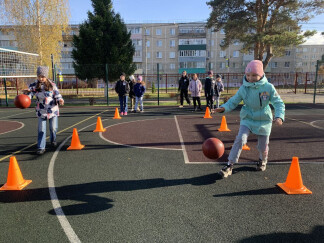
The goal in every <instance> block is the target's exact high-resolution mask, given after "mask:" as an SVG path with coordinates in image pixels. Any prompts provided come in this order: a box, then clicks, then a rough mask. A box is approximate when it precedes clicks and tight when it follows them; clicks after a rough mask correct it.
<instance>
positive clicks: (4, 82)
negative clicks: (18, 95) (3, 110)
mask: <svg viewBox="0 0 324 243" xmlns="http://www.w3.org/2000/svg"><path fill="white" fill-rule="evenodd" d="M3 84H4V88H5V96H6V106H9V103H8V93H7V82H6V78H4V79H3Z"/></svg>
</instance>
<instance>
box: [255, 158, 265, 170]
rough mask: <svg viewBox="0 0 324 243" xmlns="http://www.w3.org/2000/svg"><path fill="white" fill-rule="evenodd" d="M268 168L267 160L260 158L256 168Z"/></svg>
mask: <svg viewBox="0 0 324 243" xmlns="http://www.w3.org/2000/svg"><path fill="white" fill-rule="evenodd" d="M266 168H267V161H262V160H261V159H259V161H258V162H257V167H256V170H257V171H265V170H266Z"/></svg>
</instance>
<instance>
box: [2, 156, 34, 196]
mask: <svg viewBox="0 0 324 243" xmlns="http://www.w3.org/2000/svg"><path fill="white" fill-rule="evenodd" d="M31 182H32V181H31V180H25V179H24V178H23V176H22V174H21V171H20V168H19V165H18V163H17V160H16V157H15V156H11V157H10V163H9V170H8V178H7V183H6V184H4V185H3V186H2V187H1V188H0V191H8V190H19V191H20V190H21V189H23V188H24V187H26V186H27V185H28V184H29V183H31Z"/></svg>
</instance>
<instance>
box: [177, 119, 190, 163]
mask: <svg viewBox="0 0 324 243" xmlns="http://www.w3.org/2000/svg"><path fill="white" fill-rule="evenodd" d="M174 120H175V123H176V126H177V130H178V134H179V139H180V144H181V148H182V151H183V158H184V161H185V164H189V163H190V161H189V158H188V154H187V151H186V146H185V145H184V142H183V138H182V135H181V131H180V127H179V123H178V119H177V116H174Z"/></svg>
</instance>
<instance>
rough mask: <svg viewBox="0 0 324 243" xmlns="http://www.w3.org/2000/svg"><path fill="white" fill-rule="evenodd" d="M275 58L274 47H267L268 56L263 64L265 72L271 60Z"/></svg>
mask: <svg viewBox="0 0 324 243" xmlns="http://www.w3.org/2000/svg"><path fill="white" fill-rule="evenodd" d="M272 57H273V53H272V45H268V46H267V56H266V58H265V60H264V62H263V70H265V69H266V68H267V66H268V64H269V62H270V60H271V58H272Z"/></svg>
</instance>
